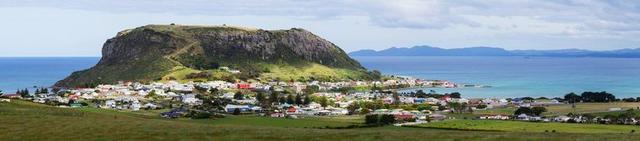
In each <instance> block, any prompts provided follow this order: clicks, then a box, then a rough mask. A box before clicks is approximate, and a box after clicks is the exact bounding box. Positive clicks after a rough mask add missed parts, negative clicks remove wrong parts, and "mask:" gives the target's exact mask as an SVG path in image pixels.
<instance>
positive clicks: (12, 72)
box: [0, 57, 100, 94]
mask: <svg viewBox="0 0 640 141" xmlns="http://www.w3.org/2000/svg"><path fill="white" fill-rule="evenodd" d="M98 60H100V58H98V57H0V90H2V91H3V92H4V93H12V94H13V93H16V91H17V90H18V89H25V88H29V89H30V92H33V90H34V89H33V88H34V87H49V86H52V85H53V84H54V83H55V82H57V81H58V80H61V79H64V78H65V77H67V76H69V75H70V74H71V73H72V72H74V71H79V70H84V69H88V68H90V67H92V66H93V65H95V64H96V63H98Z"/></svg>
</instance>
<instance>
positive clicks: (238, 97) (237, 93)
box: [233, 92, 244, 100]
mask: <svg viewBox="0 0 640 141" xmlns="http://www.w3.org/2000/svg"><path fill="white" fill-rule="evenodd" d="M233 99H236V100H242V99H244V97H243V96H242V93H241V92H236V94H234V95H233Z"/></svg>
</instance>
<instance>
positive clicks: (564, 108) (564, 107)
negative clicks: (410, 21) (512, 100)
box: [474, 102, 640, 116]
mask: <svg viewBox="0 0 640 141" xmlns="http://www.w3.org/2000/svg"><path fill="white" fill-rule="evenodd" d="M637 107H640V103H638V102H611V103H576V107H575V108H573V107H572V106H571V104H560V105H550V106H547V107H546V108H547V112H545V113H543V115H545V116H557V115H567V114H568V113H576V114H583V113H598V112H607V111H609V108H622V109H629V108H633V109H635V108H637ZM516 109H517V108H514V107H508V108H496V109H489V110H477V111H474V114H503V115H512V114H513V112H514V111H516Z"/></svg>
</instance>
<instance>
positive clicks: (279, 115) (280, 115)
mask: <svg viewBox="0 0 640 141" xmlns="http://www.w3.org/2000/svg"><path fill="white" fill-rule="evenodd" d="M269 116H271V117H285V115H284V113H281V112H275V113H271V115H269Z"/></svg>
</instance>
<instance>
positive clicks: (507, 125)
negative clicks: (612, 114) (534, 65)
mask: <svg viewBox="0 0 640 141" xmlns="http://www.w3.org/2000/svg"><path fill="white" fill-rule="evenodd" d="M419 127H431V128H443V129H462V130H487V131H508V132H545V131H546V132H552V131H553V130H555V131H556V132H559V133H631V131H632V130H637V131H638V132H639V133H640V126H634V125H602V124H570V123H542V122H524V121H500V120H448V121H441V122H433V123H427V124H422V125H419Z"/></svg>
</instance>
